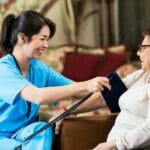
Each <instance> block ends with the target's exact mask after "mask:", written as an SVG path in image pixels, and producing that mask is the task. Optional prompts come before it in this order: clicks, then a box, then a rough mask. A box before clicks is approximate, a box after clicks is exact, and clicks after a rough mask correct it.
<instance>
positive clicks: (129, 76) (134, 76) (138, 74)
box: [127, 69, 145, 80]
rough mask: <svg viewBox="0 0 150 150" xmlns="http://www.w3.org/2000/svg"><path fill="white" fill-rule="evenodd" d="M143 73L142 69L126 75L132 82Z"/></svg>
mask: <svg viewBox="0 0 150 150" xmlns="http://www.w3.org/2000/svg"><path fill="white" fill-rule="evenodd" d="M144 73H145V71H144V70H143V69H139V70H137V71H135V72H133V73H131V74H129V75H127V78H132V79H133V80H137V79H138V78H139V77H140V76H142V75H143V74H144Z"/></svg>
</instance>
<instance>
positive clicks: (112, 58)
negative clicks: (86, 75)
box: [95, 52, 127, 76]
mask: <svg viewBox="0 0 150 150" xmlns="http://www.w3.org/2000/svg"><path fill="white" fill-rule="evenodd" d="M126 62H127V53H118V54H117V53H111V52H107V53H106V55H105V57H104V58H103V62H102V63H101V64H100V65H99V66H98V68H97V73H96V75H95V76H106V75H107V74H109V73H110V72H113V71H115V70H116V69H117V67H119V66H121V65H123V64H124V63H126Z"/></svg>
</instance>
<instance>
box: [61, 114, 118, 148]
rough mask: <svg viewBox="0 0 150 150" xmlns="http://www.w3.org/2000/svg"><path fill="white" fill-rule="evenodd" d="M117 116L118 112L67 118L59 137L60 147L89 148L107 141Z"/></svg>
mask: <svg viewBox="0 0 150 150" xmlns="http://www.w3.org/2000/svg"><path fill="white" fill-rule="evenodd" d="M116 116H117V115H116V114H109V115H102V116H101V115H100V116H85V117H74V118H66V119H65V120H64V121H63V125H62V129H61V133H60V137H59V142H60V143H59V146H60V149H61V150H84V149H86V150H87V149H91V148H94V147H95V146H96V145H97V144H98V143H100V142H104V141H106V138H107V134H108V132H109V131H110V129H111V128H112V126H113V124H114V121H115V118H116Z"/></svg>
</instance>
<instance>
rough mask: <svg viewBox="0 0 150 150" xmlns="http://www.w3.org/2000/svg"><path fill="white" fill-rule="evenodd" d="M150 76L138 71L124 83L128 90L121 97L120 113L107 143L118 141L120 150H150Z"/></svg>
mask: <svg viewBox="0 0 150 150" xmlns="http://www.w3.org/2000/svg"><path fill="white" fill-rule="evenodd" d="M149 79H150V75H149V74H148V73H145V72H144V71H143V70H138V71H136V72H134V73H132V74H131V75H128V76H127V77H126V78H125V79H123V82H124V83H125V85H126V86H127V88H128V90H127V91H126V92H125V93H124V94H123V95H122V96H121V97H120V99H119V106H120V108H121V112H120V113H119V115H118V117H117V119H116V121H115V124H114V126H113V128H112V130H111V131H110V133H109V135H108V139H107V141H112V140H116V145H117V148H118V150H126V149H136V148H145V149H146V148H148V149H150V83H149Z"/></svg>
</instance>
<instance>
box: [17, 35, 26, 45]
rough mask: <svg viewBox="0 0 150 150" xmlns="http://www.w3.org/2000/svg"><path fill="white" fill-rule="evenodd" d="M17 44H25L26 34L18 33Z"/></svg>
mask: <svg viewBox="0 0 150 150" xmlns="http://www.w3.org/2000/svg"><path fill="white" fill-rule="evenodd" d="M17 38H18V44H25V43H26V42H27V36H26V35H25V34H24V33H18V36H17Z"/></svg>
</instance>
